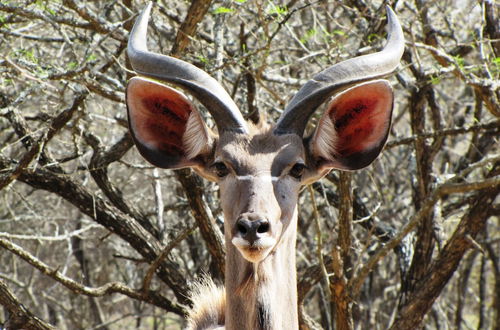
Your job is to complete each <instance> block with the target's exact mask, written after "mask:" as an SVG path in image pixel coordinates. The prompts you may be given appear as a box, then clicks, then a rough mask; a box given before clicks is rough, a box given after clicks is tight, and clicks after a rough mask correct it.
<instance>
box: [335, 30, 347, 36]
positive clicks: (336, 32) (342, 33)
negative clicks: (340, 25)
mask: <svg viewBox="0 0 500 330" xmlns="http://www.w3.org/2000/svg"><path fill="white" fill-rule="evenodd" d="M332 33H333V34H336V35H338V36H345V32H344V31H342V30H339V29H335V30H333V31H332Z"/></svg>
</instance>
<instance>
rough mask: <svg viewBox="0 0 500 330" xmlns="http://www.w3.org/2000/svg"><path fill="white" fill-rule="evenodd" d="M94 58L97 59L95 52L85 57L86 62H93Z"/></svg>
mask: <svg viewBox="0 0 500 330" xmlns="http://www.w3.org/2000/svg"><path fill="white" fill-rule="evenodd" d="M95 60H97V56H95V54H90V55H89V56H87V59H86V61H87V62H93V61H95Z"/></svg>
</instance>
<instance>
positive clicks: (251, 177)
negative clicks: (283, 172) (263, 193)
mask: <svg viewBox="0 0 500 330" xmlns="http://www.w3.org/2000/svg"><path fill="white" fill-rule="evenodd" d="M279 178H280V177H279V176H271V175H269V174H259V175H238V176H236V180H241V181H250V180H265V181H272V182H275V181H278V180H279Z"/></svg>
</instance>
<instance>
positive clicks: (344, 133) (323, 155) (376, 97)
mask: <svg viewBox="0 0 500 330" xmlns="http://www.w3.org/2000/svg"><path fill="white" fill-rule="evenodd" d="M392 106H393V93H392V88H391V86H390V84H389V82H388V81H386V80H375V81H370V82H367V83H363V84H359V85H356V86H354V87H352V88H350V89H348V90H346V91H344V92H342V93H340V94H339V95H337V96H335V97H334V98H333V100H332V101H331V102H330V104H329V105H328V107H327V109H326V111H325V113H324V114H323V116H322V118H321V119H320V121H319V123H318V126H317V128H316V131H315V132H314V135H313V137H312V139H311V141H310V145H309V149H310V153H311V155H312V157H313V158H314V159H316V160H317V161H318V163H319V164H318V165H319V166H320V167H322V168H328V167H330V168H338V169H343V170H356V169H360V168H363V167H365V166H368V165H369V164H370V163H371V162H373V160H375V158H376V157H377V156H378V154H379V153H380V151H381V150H382V148H383V146H384V144H385V141H386V140H387V136H388V134H389V128H390V125H391V114H392Z"/></svg>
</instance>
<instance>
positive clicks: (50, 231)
mask: <svg viewBox="0 0 500 330" xmlns="http://www.w3.org/2000/svg"><path fill="white" fill-rule="evenodd" d="M385 4H388V5H390V6H392V7H393V8H395V9H396V12H397V14H398V16H399V18H400V20H401V22H402V25H403V28H404V32H405V36H406V39H407V44H406V52H405V55H404V58H403V61H402V63H401V66H400V69H399V71H398V72H397V74H396V75H395V77H394V78H392V83H393V85H394V89H395V93H396V104H395V110H394V117H393V127H392V130H391V134H390V138H389V142H388V144H387V146H386V148H385V150H384V151H383V153H382V155H381V156H380V157H379V159H378V160H377V161H376V162H375V163H374V164H373V165H372V166H370V167H369V168H367V169H364V170H362V171H359V172H356V173H341V172H332V173H330V174H329V175H328V176H327V177H326V178H324V179H323V180H322V181H321V182H318V183H316V184H314V185H312V186H310V187H305V189H304V190H303V191H302V192H301V195H300V204H299V209H300V213H299V227H298V233H299V235H298V243H297V257H298V258H297V259H298V274H299V275H298V279H299V303H300V309H301V311H300V312H301V327H302V328H303V329H307V328H324V329H333V328H335V321H336V320H338V319H339V318H342V317H343V318H347V322H348V323H349V322H350V323H351V327H352V328H357V329H386V328H391V327H392V328H393V329H409V328H415V327H418V326H423V327H425V328H429V329H434V328H435V329H447V328H454V329H469V328H478V329H500V312H499V311H500V259H499V258H500V253H499V251H500V218H499V215H500V204H499V197H498V195H499V193H500V176H499V173H500V143H499V141H498V140H499V136H500V135H499V131H500V102H499V97H500V92H499V89H498V88H499V75H500V27H499V24H498V22H499V13H498V11H499V8H498V4H495V3H494V1H486V0H479V1H474V0H460V1H452V0H438V1H423V0H412V1H410V0H408V1H403V0H400V1H397V0H389V1H384V2H382V1H363V0H346V1H321V0H320V1H297V0H289V1H262V0H220V1H215V0H214V1H210V0H193V1H192V2H188V1H171V0H163V1H157V4H156V6H155V9H154V15H153V19H152V22H151V23H150V41H149V43H150V47H151V49H152V50H155V51H157V52H161V53H165V54H172V55H175V56H178V57H180V58H182V59H184V60H186V61H189V62H191V63H193V64H195V65H197V66H199V67H201V68H203V69H205V70H206V71H208V72H210V73H211V74H212V75H213V76H214V77H216V79H217V80H219V81H220V82H221V83H222V84H223V85H224V86H225V87H226V89H227V90H228V91H229V92H230V94H231V95H232V96H233V97H234V99H235V100H236V102H237V104H239V106H240V109H241V110H242V112H243V113H244V114H245V116H246V117H248V118H250V119H251V118H255V116H258V115H264V116H267V117H268V118H269V120H275V119H276V118H277V117H278V116H279V114H280V112H281V111H282V110H283V108H284V106H285V105H286V103H287V101H288V100H289V99H290V98H291V96H293V94H294V93H295V92H296V91H297V90H298V88H299V87H300V86H301V84H303V83H304V82H305V81H306V80H308V79H309V78H310V77H311V76H312V75H313V74H314V73H316V72H319V71H320V70H321V69H322V68H325V67H327V66H328V65H331V64H333V63H336V62H339V61H341V60H343V59H346V58H349V57H353V56H357V55H360V54H365V53H369V52H373V51H376V50H377V49H379V48H380V47H381V46H382V45H383V40H384V37H385V32H384V26H385V17H384V13H385V10H384V5H385ZM144 5H145V2H143V1H132V0H124V1H77V0H62V1H55V0H54V1H40V0H38V1H34V0H25V1H2V2H1V3H0V36H1V37H0V199H1V202H0V265H1V266H0V305H2V306H3V310H4V313H3V315H0V327H1V325H2V324H3V327H5V328H9V329H11V328H12V329H16V328H32V329H50V328H52V327H54V328H57V329H114V328H116V329H118V328H120V329H124V328H141V329H150V328H151V329H153V328H154V329H178V328H181V327H182V325H183V315H184V313H185V311H186V306H189V304H190V301H189V298H188V297H189V295H188V293H189V287H190V283H192V282H194V281H196V280H197V278H199V277H200V276H202V274H205V273H208V274H210V275H211V276H212V277H213V278H215V279H216V280H218V281H219V282H221V281H222V278H223V276H224V274H223V273H224V272H223V265H224V246H223V240H222V235H221V228H222V226H223V219H222V215H221V210H220V206H219V203H218V189H217V186H215V185H213V184H211V183H208V182H205V181H202V180H201V179H200V178H198V177H197V176H196V175H194V174H192V173H191V172H190V171H189V170H181V171H175V172H174V171H160V170H157V169H154V168H152V167H151V166H150V165H149V164H147V163H145V162H144V161H143V160H142V159H141V158H140V157H139V156H138V154H137V152H136V150H135V149H134V148H133V144H132V141H131V138H130V136H129V134H128V131H127V123H126V111H125V105H124V90H125V86H126V82H127V79H129V78H130V77H132V76H133V72H131V71H130V67H129V65H128V63H127V58H126V55H125V49H126V43H127V37H128V33H129V30H130V27H131V24H132V23H133V20H134V18H135V17H136V14H137V13H138V12H139V10H140V9H141V8H143V7H144ZM318 115H319V114H318ZM208 120H210V119H209V118H208ZM278 276H279V275H278ZM343 312H347V314H345V315H344V314H343Z"/></svg>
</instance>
